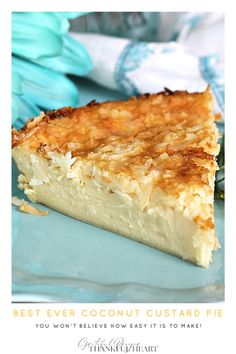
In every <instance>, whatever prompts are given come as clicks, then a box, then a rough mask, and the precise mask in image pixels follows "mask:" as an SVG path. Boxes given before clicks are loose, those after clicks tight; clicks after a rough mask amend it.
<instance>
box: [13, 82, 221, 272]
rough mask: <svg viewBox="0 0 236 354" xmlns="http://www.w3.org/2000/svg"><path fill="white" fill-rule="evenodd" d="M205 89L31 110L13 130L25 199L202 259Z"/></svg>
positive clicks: (206, 187)
mask: <svg viewBox="0 0 236 354" xmlns="http://www.w3.org/2000/svg"><path fill="white" fill-rule="evenodd" d="M217 118H218V115H214V114H213V110H212V94H211V91H210V88H208V89H207V90H206V91H205V92H203V93H188V92H182V91H177V92H171V91H169V90H166V91H165V92H162V93H158V94H150V95H149V94H146V95H143V96H140V97H138V98H130V99H129V100H127V101H114V102H105V103H101V104H99V103H96V102H95V101H93V102H91V103H90V104H88V105H87V106H85V107H82V108H75V109H74V108H63V109H60V110H57V111H53V112H50V113H47V114H41V115H40V116H39V117H36V118H34V119H33V120H30V121H28V122H27V124H26V125H25V127H24V128H23V129H21V130H20V131H16V130H15V129H13V141H12V146H13V157H14V159H15V161H16V163H17V166H18V169H19V170H20V172H21V174H20V175H19V178H18V181H19V187H20V188H21V189H24V192H25V194H26V195H27V196H28V197H29V198H30V200H32V201H37V202H40V203H43V204H45V205H47V206H49V207H50V208H53V209H56V210H58V211H60V212H62V213H64V214H66V215H69V216H72V217H73V218H76V219H79V220H82V221H85V222H88V223H91V224H94V225H97V226H99V227H102V228H104V229H107V230H111V231H113V232H116V233H119V234H121V235H123V236H126V237H128V238H130V239H133V240H136V241H138V242H142V243H144V244H147V245H149V246H152V247H155V248H158V249H160V250H162V251H164V252H167V253H170V254H173V255H176V256H179V257H181V258H183V259H184V260H187V261H190V262H194V263H196V264H198V265H201V266H203V267H208V265H209V263H210V261H211V258H212V251H213V250H216V249H217V248H218V247H219V243H218V240H217V237H216V235H215V226H214V208H213V201H214V180H215V171H216V170H217V163H216V158H215V157H216V155H217V154H218V152H219V145H218V144H217V139H218V137H219V135H218V130H217V128H216V125H215V123H214V121H215V120H216V119H217Z"/></svg>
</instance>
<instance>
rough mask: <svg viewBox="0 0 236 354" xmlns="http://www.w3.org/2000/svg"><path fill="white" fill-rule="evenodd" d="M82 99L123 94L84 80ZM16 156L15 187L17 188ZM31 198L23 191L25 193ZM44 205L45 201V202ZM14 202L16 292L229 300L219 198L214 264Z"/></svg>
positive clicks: (16, 297) (52, 296)
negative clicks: (34, 212)
mask: <svg viewBox="0 0 236 354" xmlns="http://www.w3.org/2000/svg"><path fill="white" fill-rule="evenodd" d="M79 88H80V93H81V105H84V104H87V103H88V102H89V101H91V100H92V99H94V98H96V100H97V101H104V100H114V99H121V98H124V97H125V96H122V95H121V94H119V93H117V92H112V91H110V90H106V89H103V88H101V87H98V86H96V85H95V84H92V83H90V82H87V81H86V80H80V82H79ZM17 174H18V172H17V169H16V166H15V164H14V163H13V187H12V188H13V195H17V196H18V197H20V198H23V197H24V195H23V192H22V191H19V190H18V188H17V180H16V179H17ZM24 198H25V197H24ZM40 208H41V209H47V208H46V207H44V206H42V205H40ZM47 210H49V214H48V216H46V217H38V216H32V215H29V214H24V213H21V212H19V211H18V210H17V209H16V208H15V207H13V210H12V213H13V218H12V220H13V232H12V238H13V243H12V244H13V251H12V263H13V264H12V271H13V285H12V293H13V296H12V300H13V301H33V302H34V301H39V302H44V301H48V302H71V303H72V302H153V303H155V302H156V303H160V302H161V303H168V302H173V303H175V302H176V303H177V302H183V303H184V302H218V301H223V300H224V205H223V202H216V203H215V217H216V230H217V235H218V237H219V240H220V244H221V249H220V250H219V251H217V252H215V253H214V256H213V263H212V264H211V265H210V267H209V269H203V268H201V267H198V266H196V265H193V264H190V263H187V262H184V261H182V260H180V259H178V258H176V257H173V256H170V255H167V254H165V253H163V252H160V251H158V250H156V249H153V248H151V247H148V246H145V245H143V244H139V243H137V242H135V241H131V240H128V239H127V238H125V237H122V236H119V235H116V234H114V233H112V232H108V231H105V230H102V229H99V228H97V227H94V226H91V225H88V224H85V223H83V222H79V221H77V220H74V219H72V218H70V217H67V216H65V215H62V214H60V213H58V212H55V211H53V210H51V209H47Z"/></svg>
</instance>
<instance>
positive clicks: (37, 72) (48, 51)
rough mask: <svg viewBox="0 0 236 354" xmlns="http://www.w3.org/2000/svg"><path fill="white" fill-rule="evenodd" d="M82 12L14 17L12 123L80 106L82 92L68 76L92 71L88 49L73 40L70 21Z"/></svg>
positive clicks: (37, 13)
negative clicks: (55, 110) (63, 107)
mask: <svg viewBox="0 0 236 354" xmlns="http://www.w3.org/2000/svg"><path fill="white" fill-rule="evenodd" d="M84 14H85V13H81V12H73V13H72V12H68V13H66V12H18V13H13V14H12V121H13V124H14V122H15V121H16V120H17V119H18V118H20V119H21V121H23V122H24V121H25V120H26V119H28V118H30V117H32V116H34V115H36V114H38V113H39V112H40V111H42V110H52V109H56V108H59V107H62V106H77V105H78V103H79V91H78V89H77V87H76V86H75V85H74V84H73V82H72V81H71V80H70V79H69V78H68V77H67V76H66V74H73V75H77V76H85V75H87V74H88V73H89V72H90V71H91V70H92V60H91V58H90V56H89V54H88V52H87V51H86V49H85V48H84V47H83V46H82V45H81V44H80V43H79V42H77V41H76V40H74V39H73V38H71V37H70V35H69V34H68V30H69V19H72V18H75V17H77V16H82V15H84Z"/></svg>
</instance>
